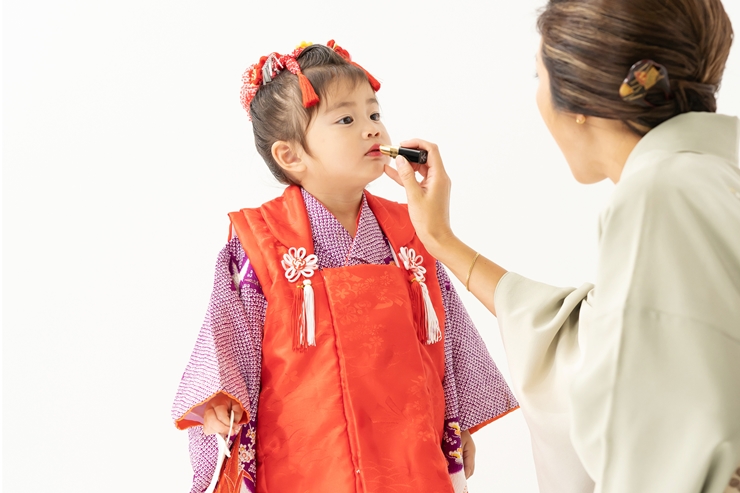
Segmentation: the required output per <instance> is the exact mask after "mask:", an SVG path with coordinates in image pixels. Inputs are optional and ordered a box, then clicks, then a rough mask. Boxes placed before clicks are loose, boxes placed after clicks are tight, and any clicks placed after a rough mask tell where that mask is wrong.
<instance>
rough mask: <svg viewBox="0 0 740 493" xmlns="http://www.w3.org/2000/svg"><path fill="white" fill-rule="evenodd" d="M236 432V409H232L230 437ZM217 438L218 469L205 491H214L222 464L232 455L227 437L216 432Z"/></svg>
mask: <svg viewBox="0 0 740 493" xmlns="http://www.w3.org/2000/svg"><path fill="white" fill-rule="evenodd" d="M232 433H234V410H233V409H232V410H231V420H230V422H229V437H231V435H232ZM216 440H217V441H218V460H217V461H216V470H215V471H213V477H212V478H211V484H209V485H208V489H207V490H206V491H205V493H213V491H214V490H215V489H216V484H218V477H219V476H220V475H221V466H223V464H224V459H225V458H226V457H231V451H230V450H229V446H228V444H227V443H226V439H224V437H222V436H221V434H220V433H216Z"/></svg>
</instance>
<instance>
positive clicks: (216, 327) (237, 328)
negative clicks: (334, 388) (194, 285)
mask: <svg viewBox="0 0 740 493" xmlns="http://www.w3.org/2000/svg"><path fill="white" fill-rule="evenodd" d="M266 309H267V300H266V299H265V297H264V294H263V293H262V290H261V288H260V285H259V282H258V281H257V277H256V275H255V274H254V271H253V269H251V266H250V262H249V259H248V258H247V257H246V255H245V254H244V251H243V250H242V248H241V245H240V244H239V240H238V239H233V240H231V241H230V242H229V243H228V244H227V245H226V247H224V249H223V250H222V251H221V252H220V254H219V256H218V260H217V262H216V273H215V278H214V285H213V293H212V295H211V301H210V303H209V305H208V309H207V311H206V316H205V320H204V322H203V325H202V326H201V329H200V332H199V334H198V338H197V340H196V342H195V347H194V349H193V352H192V354H191V357H190V361H189V363H188V365H187V367H186V368H185V372H184V374H183V376H182V379H181V381H180V385H179V388H178V390H177V394H176V396H175V401H174V403H173V406H172V418H173V420H174V421H175V424H176V426H177V427H178V428H180V429H187V431H188V435H189V448H190V460H191V463H192V466H193V472H194V474H193V485H192V489H191V493H200V492H202V491H204V490H205V489H206V488H207V487H208V484H209V482H210V479H211V477H212V475H213V472H214V469H215V467H216V458H217V455H218V447H217V442H216V439H215V436H213V435H211V436H208V435H205V434H204V433H203V427H202V426H201V425H202V423H203V407H204V404H205V402H207V401H208V400H209V399H210V398H211V397H213V396H214V395H215V394H217V393H219V392H221V393H225V394H228V395H230V396H232V397H233V398H235V399H236V400H237V401H238V402H239V403H240V404H241V405H242V407H243V409H244V410H245V411H246V412H245V414H244V418H243V419H242V423H248V426H249V427H250V428H252V429H253V428H254V425H255V423H256V414H257V406H258V398H259V382H260V369H261V364H262V362H261V354H262V353H261V340H262V339H261V337H262V329H263V326H264V320H265V313H266ZM253 462H254V461H253V460H251V461H250V463H249V464H247V467H249V469H250V472H251V473H252V474H254V472H255V471H253V470H252V469H254V467H253V466H254V464H253Z"/></svg>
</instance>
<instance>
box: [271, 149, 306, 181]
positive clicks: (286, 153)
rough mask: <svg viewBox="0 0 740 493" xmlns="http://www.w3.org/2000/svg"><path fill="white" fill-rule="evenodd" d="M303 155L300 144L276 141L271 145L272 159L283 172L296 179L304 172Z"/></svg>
mask: <svg viewBox="0 0 740 493" xmlns="http://www.w3.org/2000/svg"><path fill="white" fill-rule="evenodd" d="M303 155H304V153H303V148H302V147H301V146H300V144H297V143H293V142H286V141H284V140H278V141H277V142H275V143H274V144H272V158H273V159H274V160H275V162H276V163H277V164H278V166H280V167H281V168H282V169H283V171H285V172H287V173H289V174H290V175H291V176H294V177H296V178H298V177H299V176H300V175H301V174H302V173H303V172H304V171H306V164H305V162H304V160H303Z"/></svg>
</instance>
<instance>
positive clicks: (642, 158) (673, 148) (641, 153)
mask: <svg viewBox="0 0 740 493" xmlns="http://www.w3.org/2000/svg"><path fill="white" fill-rule="evenodd" d="M738 142H740V123H739V122H738V119H737V117H734V116H726V115H718V114H716V113H698V112H695V113H684V114H681V115H678V116H675V117H673V118H671V119H670V120H667V121H665V122H663V123H661V124H660V125H658V126H657V127H655V128H654V129H652V130H651V131H650V132H648V133H647V134H646V135H645V136H644V137H643V138H642V139H641V140H640V142H638V143H637V145H636V146H635V148H634V149H633V150H632V153H631V154H630V156H629V158H627V162H626V163H625V165H624V169H623V170H622V176H621V177H620V181H622V180H623V179H624V178H626V177H627V176H629V175H631V174H633V173H634V172H635V171H637V170H639V169H640V168H642V167H643V166H644V165H646V164H649V163H651V162H653V159H651V158H650V157H649V156H651V155H654V154H655V152H660V153H669V154H675V153H680V152H691V153H696V154H709V155H713V156H717V157H719V158H721V159H723V160H725V161H728V162H730V163H732V164H733V165H735V166H738Z"/></svg>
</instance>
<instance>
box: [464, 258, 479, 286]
mask: <svg viewBox="0 0 740 493" xmlns="http://www.w3.org/2000/svg"><path fill="white" fill-rule="evenodd" d="M478 257H480V253H476V254H475V258H474V259H473V261H472V262H471V263H470V269H469V270H468V278H467V279H465V289H467V290H468V291H470V274H472V273H473V267H474V266H475V261H476V260H478Z"/></svg>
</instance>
